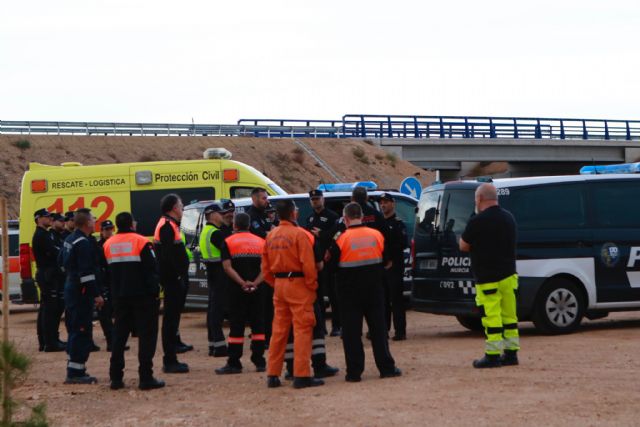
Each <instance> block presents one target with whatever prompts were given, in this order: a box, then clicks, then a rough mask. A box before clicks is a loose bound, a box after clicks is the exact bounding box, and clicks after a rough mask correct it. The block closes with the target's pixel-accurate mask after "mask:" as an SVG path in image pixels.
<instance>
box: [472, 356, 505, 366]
mask: <svg viewBox="0 0 640 427" xmlns="http://www.w3.org/2000/svg"><path fill="white" fill-rule="evenodd" d="M500 366H502V363H500V355H499V354H485V355H484V357H483V358H482V359H477V360H474V361H473V367H474V368H478V369H482V368H499V367H500Z"/></svg>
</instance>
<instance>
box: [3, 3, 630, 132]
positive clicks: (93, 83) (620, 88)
mask: <svg viewBox="0 0 640 427" xmlns="http://www.w3.org/2000/svg"><path fill="white" fill-rule="evenodd" d="M638 40H640V3H638V2H637V1H635V2H632V1H618V0H608V1H606V2H603V1H591V0H586V1H585V0H583V1H572V0H556V1H547V0H539V1H530V2H518V1H477V0H476V1H438V2H431V1H424V0H423V1H408V0H395V1H378V0H368V1H359V0H358V1H356V0H353V1H349V0H341V1H334V0H325V1H289V0H277V1H268V0H262V1H252V0H247V1H241V0H238V1H226V2H224V1H210V0H209V1H196V0H182V1H171V2H168V1H161V0H155V1H149V0H134V1H132V0H126V1H123V0H110V1H103V0H89V1H87V0H82V1H76V0H58V1H50V0H47V1H44V0H34V1H11V2H4V4H3V6H2V10H1V11H0V120H54V121H107V122H111V121H118V122H154V123H155V122H157V123H167V122H172V123H190V122H191V121H192V120H194V121H195V122H196V123H235V122H236V121H237V120H238V119H242V118H245V119H248V118H273V119H340V118H341V117H342V116H343V115H344V114H410V115H456V116H462V115H476V116H478V115H479V116H508V117H568V118H609V119H640V108H639V103H638V101H639V100H640V45H639V44H638Z"/></svg>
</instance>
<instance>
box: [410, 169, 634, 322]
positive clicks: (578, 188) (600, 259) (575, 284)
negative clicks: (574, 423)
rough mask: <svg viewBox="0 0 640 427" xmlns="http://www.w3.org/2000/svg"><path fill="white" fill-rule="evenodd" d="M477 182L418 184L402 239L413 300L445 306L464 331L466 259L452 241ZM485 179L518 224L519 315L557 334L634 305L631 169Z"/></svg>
mask: <svg viewBox="0 0 640 427" xmlns="http://www.w3.org/2000/svg"><path fill="white" fill-rule="evenodd" d="M600 168H602V167H600ZM584 169H586V168H583V170H584ZM604 171H605V170H603V171H599V173H602V172H604ZM584 173H593V170H591V171H588V170H587V171H586V172H584ZM481 184H482V182H479V181H457V182H448V183H446V184H438V185H433V186H431V187H428V188H426V189H425V190H424V191H423V192H422V194H421V197H420V201H419V204H418V210H417V215H416V227H415V233H414V240H413V246H412V250H413V255H414V260H415V261H414V265H413V289H412V294H411V301H412V305H413V307H414V308H415V309H417V310H419V311H424V312H429V313H436V314H448V315H455V316H456V317H457V318H458V321H459V322H460V323H461V324H462V325H463V326H464V327H466V328H469V329H474V330H478V329H481V328H482V326H481V323H480V313H479V310H478V307H476V305H475V288H474V281H473V275H472V271H471V260H470V258H469V256H468V254H466V253H463V252H460V251H459V249H458V243H459V240H460V236H461V234H462V232H463V231H464V229H465V226H466V225H467V222H468V220H469V218H470V217H471V216H472V215H473V214H474V209H475V206H474V193H475V190H476V188H477V187H478V186H479V185H481ZM493 184H494V185H495V186H496V188H497V191H498V196H499V203H500V205H501V206H502V207H504V208H505V209H507V210H509V211H510V212H511V213H512V214H513V215H514V217H515V219H516V222H517V224H518V238H517V272H518V275H519V284H520V285H519V290H518V316H519V318H520V319H521V320H532V321H533V322H534V325H535V326H536V328H537V329H539V330H540V331H543V332H545V333H566V332H570V331H573V330H574V329H575V328H577V327H578V325H579V324H580V321H581V320H582V318H583V317H584V316H586V317H587V318H589V319H594V318H600V317H605V316H606V315H608V313H609V312H611V311H626V310H637V309H640V175H631V174H628V175H626V174H598V175H575V176H556V177H535V178H508V179H497V180H494V181H493Z"/></svg>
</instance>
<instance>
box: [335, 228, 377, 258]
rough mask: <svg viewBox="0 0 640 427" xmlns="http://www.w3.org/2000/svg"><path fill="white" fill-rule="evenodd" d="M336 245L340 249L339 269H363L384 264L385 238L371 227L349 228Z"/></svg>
mask: <svg viewBox="0 0 640 427" xmlns="http://www.w3.org/2000/svg"><path fill="white" fill-rule="evenodd" d="M336 244H337V245H338V247H339V248H340V260H339V262H338V266H339V267H345V268H350V267H361V266H364V265H373V264H380V263H382V252H383V250H384V237H382V234H381V233H380V232H379V231H378V230H374V229H373V228H369V227H355V228H348V229H347V230H346V231H345V232H344V233H342V234H341V235H340V237H339V238H338V240H337V241H336Z"/></svg>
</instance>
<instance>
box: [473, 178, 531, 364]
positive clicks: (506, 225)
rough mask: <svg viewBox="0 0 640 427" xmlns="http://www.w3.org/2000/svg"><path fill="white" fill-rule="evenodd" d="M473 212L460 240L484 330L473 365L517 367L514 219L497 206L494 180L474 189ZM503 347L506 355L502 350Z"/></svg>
mask: <svg viewBox="0 0 640 427" xmlns="http://www.w3.org/2000/svg"><path fill="white" fill-rule="evenodd" d="M475 202H476V213H477V215H475V216H473V217H472V218H471V219H470V220H469V223H468V224H467V227H466V228H465V230H464V232H463V233H462V237H461V238H460V250H461V251H463V252H470V254H471V268H472V270H473V274H474V278H475V280H476V304H477V305H478V306H479V307H480V311H481V312H482V325H483V326H484V328H485V334H486V336H487V340H486V342H485V356H484V357H483V358H481V359H478V360H474V361H473V367H474V368H497V367H500V366H508V365H517V364H518V350H519V349H520V341H519V337H518V317H517V315H516V291H517V289H518V275H517V274H516V222H515V220H514V218H513V216H512V215H511V213H510V212H509V211H507V210H505V209H502V208H501V207H500V206H499V205H498V194H497V191H496V188H495V187H494V186H493V184H489V183H487V184H482V185H481V186H480V187H478V189H477V190H476V195H475ZM503 350H504V353H503Z"/></svg>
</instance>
